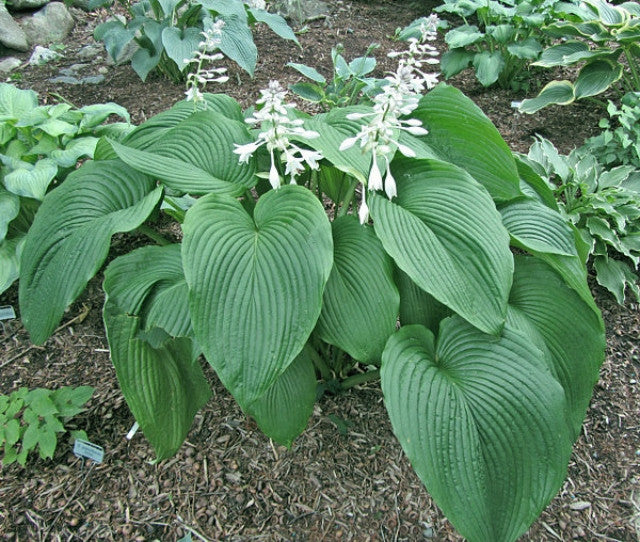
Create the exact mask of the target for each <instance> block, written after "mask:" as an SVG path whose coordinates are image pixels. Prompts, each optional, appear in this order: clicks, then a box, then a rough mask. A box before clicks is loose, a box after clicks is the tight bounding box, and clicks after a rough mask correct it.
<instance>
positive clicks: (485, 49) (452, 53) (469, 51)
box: [435, 0, 554, 90]
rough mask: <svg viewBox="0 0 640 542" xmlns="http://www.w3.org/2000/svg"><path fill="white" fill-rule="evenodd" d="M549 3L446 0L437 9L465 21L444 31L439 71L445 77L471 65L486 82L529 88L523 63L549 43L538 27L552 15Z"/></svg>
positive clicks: (547, 0)
mask: <svg viewBox="0 0 640 542" xmlns="http://www.w3.org/2000/svg"><path fill="white" fill-rule="evenodd" d="M553 3H554V2H553V1H552V0H527V1H516V0H501V1H497V0H490V1H485V0H445V2H444V3H443V4H442V5H440V6H438V7H437V8H436V9H435V11H437V12H439V13H449V14H452V15H455V16H457V17H460V18H461V20H462V21H463V24H461V25H459V26H455V27H453V28H451V29H450V30H448V31H447V33H446V34H445V37H444V40H445V43H446V44H447V46H448V48H449V50H448V51H447V52H446V53H444V55H442V73H443V74H444V76H445V77H447V78H448V77H453V76H454V75H456V74H457V73H460V72H461V71H463V70H465V69H467V68H469V67H473V69H474V71H475V75H476V78H477V79H478V81H479V82H480V83H481V84H482V85H483V86H485V87H488V86H491V85H494V84H497V85H498V86H500V87H501V88H512V89H515V90H519V89H521V88H523V87H525V88H526V87H528V83H527V67H528V65H529V64H530V63H531V61H533V60H536V59H537V58H538V57H539V56H540V53H541V52H542V49H543V48H544V46H545V45H546V44H547V43H548V38H547V37H546V36H545V34H544V33H543V32H542V26H543V25H544V24H546V23H549V22H550V21H551V20H552V12H551V9H550V8H551V6H552V5H553ZM473 22H475V23H477V24H473Z"/></svg>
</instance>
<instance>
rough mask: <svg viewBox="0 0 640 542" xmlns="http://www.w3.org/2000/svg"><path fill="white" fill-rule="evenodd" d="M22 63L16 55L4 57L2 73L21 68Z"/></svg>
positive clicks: (0, 68) (0, 71) (0, 66)
mask: <svg viewBox="0 0 640 542" xmlns="http://www.w3.org/2000/svg"><path fill="white" fill-rule="evenodd" d="M21 64H22V61H21V60H20V59H19V58H16V57H15V56H10V57H8V58H4V59H2V60H0V73H9V72H12V71H13V70H15V69H16V68H19V67H20V65H21Z"/></svg>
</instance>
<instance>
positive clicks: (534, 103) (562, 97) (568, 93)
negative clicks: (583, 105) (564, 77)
mask: <svg viewBox="0 0 640 542" xmlns="http://www.w3.org/2000/svg"><path fill="white" fill-rule="evenodd" d="M574 100H575V95H574V89H573V84H572V83H571V81H551V82H550V83H548V84H547V85H545V86H544V87H543V89H542V90H541V91H540V93H539V94H538V95H537V96H536V97H535V98H527V99H526V100H522V103H521V104H520V107H519V108H518V109H519V110H520V111H522V112H523V113H535V112H536V111H539V110H540V109H542V108H543V107H547V106H548V105H553V104H559V105H569V104H570V103H572V102H573V101H574Z"/></svg>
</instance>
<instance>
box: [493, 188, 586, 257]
mask: <svg viewBox="0 0 640 542" xmlns="http://www.w3.org/2000/svg"><path fill="white" fill-rule="evenodd" d="M499 209H500V214H501V215H502V223H503V224H504V227H505V228H507V231H508V232H509V234H510V235H511V237H513V239H514V242H515V244H516V245H517V246H519V247H520V248H524V249H525V250H527V249H531V250H535V251H537V252H548V253H551V254H561V255H564V256H577V255H578V253H577V251H576V246H575V242H574V238H573V231H572V230H571V228H570V227H569V225H568V224H567V222H566V221H565V219H564V218H562V216H561V215H560V213H558V212H557V211H554V210H553V209H550V208H549V207H547V206H546V205H543V204H542V203H540V202H538V201H536V200H534V199H529V198H518V199H516V200H514V201H511V202H509V203H507V204H505V205H503V206H501V207H500V208H499Z"/></svg>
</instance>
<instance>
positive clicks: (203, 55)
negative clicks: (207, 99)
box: [185, 19, 229, 103]
mask: <svg viewBox="0 0 640 542" xmlns="http://www.w3.org/2000/svg"><path fill="white" fill-rule="evenodd" d="M223 27H224V21H223V20H221V19H219V20H217V21H216V22H215V23H213V25H212V26H211V27H210V28H208V29H207V30H205V31H204V32H202V36H203V37H204V39H203V40H202V41H201V42H200V43H199V44H198V49H197V50H196V51H194V53H193V58H191V59H185V63H187V64H195V67H196V69H195V70H194V71H191V72H189V75H187V90H186V92H185V94H186V95H187V100H191V101H193V102H194V103H195V102H200V101H202V100H203V99H204V98H203V95H202V91H203V90H204V87H205V86H206V84H207V83H226V82H227V81H228V80H229V77H228V76H227V75H224V74H225V73H226V72H227V68H223V67H221V68H213V67H211V66H210V64H211V63H213V62H217V61H219V60H222V59H223V58H224V55H223V54H222V53H220V52H217V51H218V47H219V46H220V43H221V39H220V36H221V35H222V28H223ZM207 65H209V67H207Z"/></svg>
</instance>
